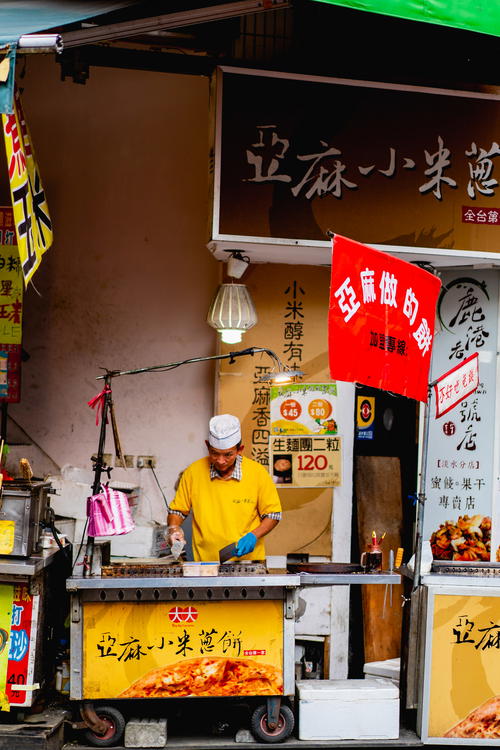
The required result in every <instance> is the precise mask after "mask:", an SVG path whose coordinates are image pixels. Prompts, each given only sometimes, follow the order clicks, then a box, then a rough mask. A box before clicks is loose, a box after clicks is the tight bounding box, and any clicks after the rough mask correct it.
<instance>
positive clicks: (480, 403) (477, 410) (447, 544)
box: [423, 269, 500, 562]
mask: <svg viewBox="0 0 500 750" xmlns="http://www.w3.org/2000/svg"><path fill="white" fill-rule="evenodd" d="M441 279H442V283H443V289H442V292H441V295H440V297H439V302H438V318H439V324H440V331H439V333H438V334H436V339H435V345H434V353H433V360H432V372H431V379H432V380H434V379H437V377H438V376H440V375H441V374H442V373H443V372H448V371H449V370H450V366H452V367H453V366H455V365H459V366H462V367H463V366H464V363H465V362H467V361H469V363H473V362H474V360H471V359H470V357H471V355H473V354H477V355H478V357H477V358H478V361H479V384H478V387H477V388H476V389H475V390H474V391H473V392H472V393H469V394H468V395H466V396H465V397H464V398H462V400H461V401H460V403H459V404H458V405H457V406H456V407H455V408H454V409H453V411H448V413H447V414H445V415H444V416H443V417H439V418H431V419H430V420H429V441H428V450H427V472H426V486H425V496H426V504H425V518H424V530H423V538H424V539H425V540H429V541H430V543H431V548H432V552H433V555H434V557H435V558H436V559H439V560H455V561H461V562H481V561H489V560H490V559H492V560H496V559H497V556H498V555H499V552H497V550H498V547H499V545H500V528H499V527H500V523H499V520H500V519H499V517H498V514H495V513H494V512H493V508H494V505H493V501H494V494H495V484H494V482H495V479H494V477H495V469H494V465H495V432H496V426H495V409H496V406H495V404H496V398H497V395H496V394H497V335H498V273H497V272H495V271H477V270H469V269H467V271H465V272H463V273H462V272H457V271H443V272H442V274H441ZM465 366H466V367H467V365H465ZM454 372H459V370H454V369H452V370H451V378H453V373H454ZM467 379H468V378H467ZM438 388H439V383H438ZM444 395H445V397H446V393H445V394H444ZM450 395H452V394H450ZM438 398H439V396H438ZM432 412H433V415H434V409H432Z"/></svg>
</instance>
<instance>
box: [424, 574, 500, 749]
mask: <svg viewBox="0 0 500 750" xmlns="http://www.w3.org/2000/svg"><path fill="white" fill-rule="evenodd" d="M477 584H478V585H479V587H480V582H479V581H478V582H477ZM478 585H475V586H474V587H472V586H467V587H464V586H462V587H460V589H461V591H460V590H459V588H458V587H451V586H449V587H448V586H439V590H438V587H434V586H433V587H430V588H429V596H428V603H427V604H428V606H427V633H428V638H427V640H428V648H427V649H426V657H425V674H424V679H423V684H424V686H425V687H424V700H423V706H422V716H421V724H422V726H421V731H420V732H419V734H420V735H421V737H422V739H423V740H424V742H426V740H428V739H434V738H440V740H439V744H450V745H454V746H455V747H456V746H457V745H460V744H467V743H470V744H474V745H478V744H483V743H485V744H490V745H495V746H496V747H498V744H499V741H500V670H499V669H498V653H499V651H498V649H499V633H500V599H499V597H498V594H497V593H496V592H495V591H494V590H493V589H486V588H484V587H483V588H478Z"/></svg>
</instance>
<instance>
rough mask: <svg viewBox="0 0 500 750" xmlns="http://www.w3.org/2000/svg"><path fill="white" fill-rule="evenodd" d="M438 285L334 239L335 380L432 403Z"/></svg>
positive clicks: (331, 324) (331, 346)
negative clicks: (430, 387)
mask: <svg viewBox="0 0 500 750" xmlns="http://www.w3.org/2000/svg"><path fill="white" fill-rule="evenodd" d="M440 287H441V282H440V280H439V279H438V277H437V276H433V274H431V273H428V272H427V271H423V270H422V269H421V268H418V267H416V266H413V265H411V264H410V263H406V262H405V261H403V260H398V259H397V258H394V257H392V256H390V255H388V254H387V253H382V252H380V251H378V250H374V249H373V248H370V247H367V246H366V245H361V244H360V243H359V242H354V241H353V240H349V239H347V238H346V237H339V236H338V235H336V236H335V238H334V240H333V256H332V278H331V283H330V310H329V315H328V339H329V341H328V350H329V357H330V374H331V376H332V378H335V379H336V380H346V381H348V382H357V383H362V384H363V385H369V386H372V387H374V388H380V389H382V390H386V391H392V392H393V393H399V394H400V395H402V396H408V397H409V398H415V399H418V400H419V401H427V386H428V373H429V366H430V361H431V352H432V341H433V338H434V318H435V311H436V301H437V297H438V294H439V289H440Z"/></svg>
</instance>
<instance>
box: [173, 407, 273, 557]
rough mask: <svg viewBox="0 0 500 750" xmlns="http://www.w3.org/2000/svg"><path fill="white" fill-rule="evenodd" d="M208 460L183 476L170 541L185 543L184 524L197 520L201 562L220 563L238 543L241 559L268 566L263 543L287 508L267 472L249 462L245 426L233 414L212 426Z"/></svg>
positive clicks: (195, 544) (195, 529)
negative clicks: (223, 551) (227, 549)
mask: <svg viewBox="0 0 500 750" xmlns="http://www.w3.org/2000/svg"><path fill="white" fill-rule="evenodd" d="M205 443H206V446H207V449H208V456H206V457H205V458H201V459H199V460H198V461H194V463H192V464H190V466H188V467H187V469H186V470H185V471H184V472H183V473H182V476H181V479H180V482H179V486H178V489H177V492H176V495H175V497H174V499H173V501H172V503H171V504H170V507H169V513H168V527H169V528H168V541H169V543H170V544H172V543H173V542H174V541H175V540H176V539H178V540H184V533H183V531H182V529H181V524H182V523H183V521H184V520H185V519H186V518H187V516H188V515H189V513H190V512H192V514H193V555H194V559H195V560H201V561H207V562H208V561H217V560H218V559H219V550H221V549H222V548H223V547H226V546H227V545H228V544H231V543H232V542H236V543H237V545H236V551H235V556H236V557H238V558H240V559H243V560H264V559H265V548H264V542H263V537H264V536H266V534H269V532H270V531H272V529H274V527H275V526H276V525H277V524H278V522H279V521H280V519H281V504H280V499H279V496H278V492H277V490H276V487H275V486H274V483H273V480H272V478H271V476H270V474H269V473H268V472H267V470H266V469H265V468H264V466H262V465H261V464H259V463H257V461H253V460H252V459H250V458H246V457H245V456H243V449H244V446H243V445H242V442H241V426H240V421H239V419H238V418H237V417H234V416H233V415H232V414H219V415H217V416H215V417H212V419H211V420H210V423H209V432H208V440H206V441H205Z"/></svg>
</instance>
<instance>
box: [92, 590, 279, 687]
mask: <svg viewBox="0 0 500 750" xmlns="http://www.w3.org/2000/svg"><path fill="white" fill-rule="evenodd" d="M83 618H84V627H83V697H84V698H106V699H108V698H175V697H186V696H228V695H280V694H282V693H283V602H282V601H273V600H268V601H217V602H196V601H195V602H193V601H187V602H181V601H178V602H175V601H172V602H159V601H158V602H156V601H155V602H140V603H138V602H112V603H108V602H106V604H105V605H104V604H102V603H101V602H95V603H94V602H86V603H85V604H84V609H83Z"/></svg>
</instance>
